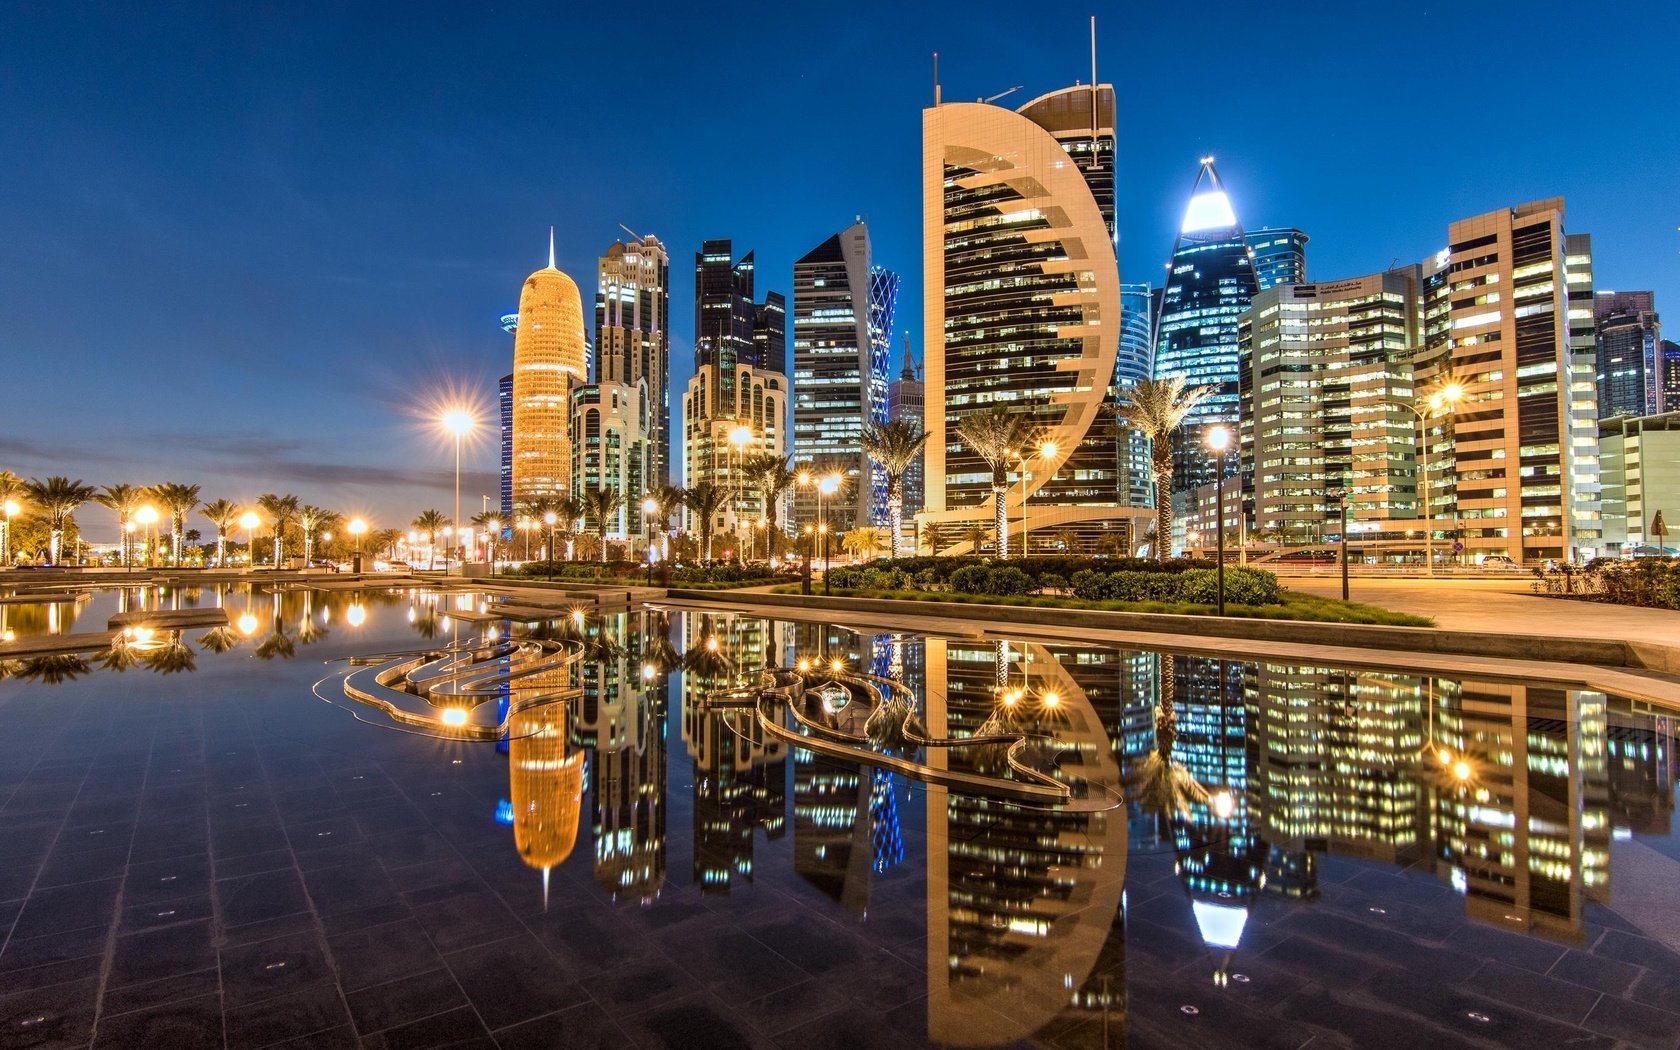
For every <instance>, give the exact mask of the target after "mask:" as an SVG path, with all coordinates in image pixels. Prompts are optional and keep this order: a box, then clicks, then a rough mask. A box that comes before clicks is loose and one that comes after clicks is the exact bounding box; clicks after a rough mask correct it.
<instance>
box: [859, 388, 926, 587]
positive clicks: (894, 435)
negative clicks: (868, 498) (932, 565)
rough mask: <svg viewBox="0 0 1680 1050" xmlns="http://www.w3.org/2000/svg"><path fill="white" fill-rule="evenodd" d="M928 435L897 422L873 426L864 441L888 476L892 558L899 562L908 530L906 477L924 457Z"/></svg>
mask: <svg viewBox="0 0 1680 1050" xmlns="http://www.w3.org/2000/svg"><path fill="white" fill-rule="evenodd" d="M927 439H928V436H927V432H926V431H924V430H923V429H922V427H921V424H919V423H916V422H913V421H911V420H908V419H893V420H889V421H887V422H886V423H883V424H881V425H880V426H878V427H870V428H869V429H868V430H865V431H864V432H863V437H862V438H861V439H860V440H861V441H862V444H863V451H864V452H865V453H867V454H868V455H869V458H870V459H872V460H874V461H875V462H876V463H878V464H880V467H881V471H882V473H884V474H886V476H887V529H888V530H889V531H888V533H887V541H888V543H889V544H890V548H891V552H892V558H893V560H894V561H897V560H898V557H899V554H900V553H901V550H900V548H901V547H902V546H903V541H902V540H901V539H900V538H899V536H900V534H901V533H902V532H903V531H904V475H905V473H906V472H907V471H909V469H910V467H911V466H912V465H913V464H914V463H915V462H916V457H917V456H919V455H921V454H922V446H923V445H926V444H927Z"/></svg>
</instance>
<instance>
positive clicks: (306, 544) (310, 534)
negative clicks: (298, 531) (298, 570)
mask: <svg viewBox="0 0 1680 1050" xmlns="http://www.w3.org/2000/svg"><path fill="white" fill-rule="evenodd" d="M314 552H315V531H314V530H313V529H305V530H304V531H303V565H304V568H308V567H309V556H310V555H311V554H313V553H314Z"/></svg>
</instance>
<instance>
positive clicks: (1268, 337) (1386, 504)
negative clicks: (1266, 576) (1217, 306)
mask: <svg viewBox="0 0 1680 1050" xmlns="http://www.w3.org/2000/svg"><path fill="white" fill-rule="evenodd" d="M1418 283H1419V274H1418V273H1417V272H1416V270H1415V269H1413V270H1396V271H1390V272H1388V273H1378V274H1370V275H1368V276H1365V277H1355V278H1351V279H1349V280H1345V281H1329V282H1320V283H1318V284H1285V285H1276V286H1274V287H1272V288H1269V289H1267V290H1265V291H1263V292H1261V293H1260V294H1259V295H1257V296H1255V299H1254V306H1253V307H1252V308H1251V309H1250V310H1249V311H1248V312H1247V313H1245V314H1243V315H1242V319H1241V321H1240V322H1239V345H1240V371H1241V375H1242V379H1241V382H1240V387H1241V390H1242V412H1241V415H1242V428H1241V456H1242V462H1243V470H1242V474H1243V477H1244V481H1245V488H1246V489H1247V490H1248V492H1247V493H1246V494H1245V495H1247V496H1248V498H1251V500H1252V503H1251V506H1252V508H1253V515H1252V520H1253V522H1254V526H1255V529H1256V531H1257V532H1258V533H1259V534H1261V535H1271V534H1276V535H1277V537H1278V539H1279V541H1280V542H1282V543H1285V544H1289V543H1310V542H1313V541H1314V540H1315V539H1317V538H1319V537H1321V536H1322V535H1323V534H1324V526H1325V525H1326V524H1327V523H1332V522H1334V523H1337V525H1336V527H1335V528H1333V529H1332V531H1335V532H1339V531H1340V528H1339V520H1340V514H1341V511H1340V507H1339V503H1338V500H1337V498H1336V494H1337V493H1340V492H1346V493H1348V498H1349V506H1348V511H1349V516H1350V517H1351V518H1352V519H1354V520H1356V521H1363V520H1373V519H1389V518H1413V517H1416V516H1417V513H1418V491H1417V457H1416V451H1415V448H1416V446H1415V444H1414V440H1413V439H1414V434H1413V430H1414V423H1415V417H1414V416H1413V414H1412V412H1411V410H1410V409H1409V408H1408V407H1407V406H1409V405H1411V404H1412V402H1413V392H1412V363H1411V353H1412V351H1413V349H1414V348H1415V347H1416V346H1417V341H1418V308H1417V307H1418ZM1228 487H1229V486H1228Z"/></svg>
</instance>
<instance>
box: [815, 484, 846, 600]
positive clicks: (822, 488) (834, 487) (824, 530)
mask: <svg viewBox="0 0 1680 1050" xmlns="http://www.w3.org/2000/svg"><path fill="white" fill-rule="evenodd" d="M839 491H840V472H839V471H835V472H834V473H832V474H825V475H823V477H822V480H820V481H818V482H817V532H818V533H819V534H821V535H822V538H823V593H824V594H827V593H828V519H826V518H824V517H823V498H824V497H825V496H832V495H834V494H835V493H836V492H839Z"/></svg>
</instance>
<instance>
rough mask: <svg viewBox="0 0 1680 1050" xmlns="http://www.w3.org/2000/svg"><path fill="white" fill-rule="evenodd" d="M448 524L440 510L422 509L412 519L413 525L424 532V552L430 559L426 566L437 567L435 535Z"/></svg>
mask: <svg viewBox="0 0 1680 1050" xmlns="http://www.w3.org/2000/svg"><path fill="white" fill-rule="evenodd" d="M447 524H449V519H448V518H447V517H445V516H444V513H443V511H441V510H423V511H421V512H420V513H419V514H418V515H417V516H416V517H415V519H414V527H415V528H416V529H419V530H420V531H421V532H424V533H425V534H426V553H427V554H428V555H430V560H429V561H428V562H427V564H426V568H428V569H435V568H436V567H437V537H438V536H439V535H441V534H442V532H443V527H444V526H445V525H447Z"/></svg>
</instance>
